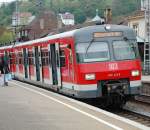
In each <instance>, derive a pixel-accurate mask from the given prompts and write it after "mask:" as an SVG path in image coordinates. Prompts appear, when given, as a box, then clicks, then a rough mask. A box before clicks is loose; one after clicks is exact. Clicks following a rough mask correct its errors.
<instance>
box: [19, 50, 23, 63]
mask: <svg viewBox="0 0 150 130" xmlns="http://www.w3.org/2000/svg"><path fill="white" fill-rule="evenodd" d="M18 64H20V65H21V64H23V55H22V52H18Z"/></svg>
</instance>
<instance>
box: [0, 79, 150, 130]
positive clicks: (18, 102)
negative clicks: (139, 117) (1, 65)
mask: <svg viewBox="0 0 150 130" xmlns="http://www.w3.org/2000/svg"><path fill="white" fill-rule="evenodd" d="M0 130H150V128H148V127H146V126H143V125H141V124H139V123H136V122H133V121H130V120H128V119H125V118H122V117H119V116H116V115H114V114H111V113H109V112H106V111H103V110H101V109H98V108H95V107H93V106H90V105H87V104H85V103H81V102H78V101H76V100H74V99H70V98H67V97H64V96H62V95H59V94H56V93H53V92H50V91H47V90H43V89H41V88H37V87H34V86H32V85H28V84H25V83H21V82H18V81H11V82H10V83H9V86H7V87H0Z"/></svg>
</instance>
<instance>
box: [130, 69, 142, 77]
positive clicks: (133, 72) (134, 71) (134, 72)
mask: <svg viewBox="0 0 150 130" xmlns="http://www.w3.org/2000/svg"><path fill="white" fill-rule="evenodd" d="M131 75H132V76H139V75H140V72H139V70H132V71H131Z"/></svg>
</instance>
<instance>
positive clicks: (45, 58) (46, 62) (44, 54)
mask: <svg viewBox="0 0 150 130" xmlns="http://www.w3.org/2000/svg"><path fill="white" fill-rule="evenodd" d="M41 59H42V66H48V65H49V54H48V50H42V51H41Z"/></svg>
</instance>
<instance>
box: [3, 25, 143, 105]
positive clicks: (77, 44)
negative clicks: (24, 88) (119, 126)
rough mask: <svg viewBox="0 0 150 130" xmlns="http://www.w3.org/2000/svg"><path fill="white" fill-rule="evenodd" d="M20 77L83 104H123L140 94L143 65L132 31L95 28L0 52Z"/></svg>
mask: <svg viewBox="0 0 150 130" xmlns="http://www.w3.org/2000/svg"><path fill="white" fill-rule="evenodd" d="M6 52H7V53H8V54H9V57H10V62H9V63H10V69H11V72H12V74H13V75H14V76H15V78H17V79H19V80H23V81H26V82H30V83H33V84H36V85H40V86H43V87H49V88H51V89H54V90H56V91H59V92H60V93H64V94H67V95H71V96H74V97H76V98H83V99H87V98H88V99H89V98H90V99H104V101H105V102H107V103H108V102H109V103H110V104H113V103H117V104H122V103H123V102H124V100H125V99H126V98H128V97H130V96H132V95H136V94H139V88H140V87H141V65H140V58H139V54H138V47H137V43H136V36H135V33H134V32H133V30H132V29H130V28H129V27H126V26H122V25H95V26H89V27H84V28H80V29H76V30H73V31H69V32H64V33H61V34H56V35H52V36H47V37H45V38H41V39H37V40H33V41H28V42H24V43H20V44H16V45H11V46H5V47H0V54H1V56H4V55H5V54H6Z"/></svg>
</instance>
